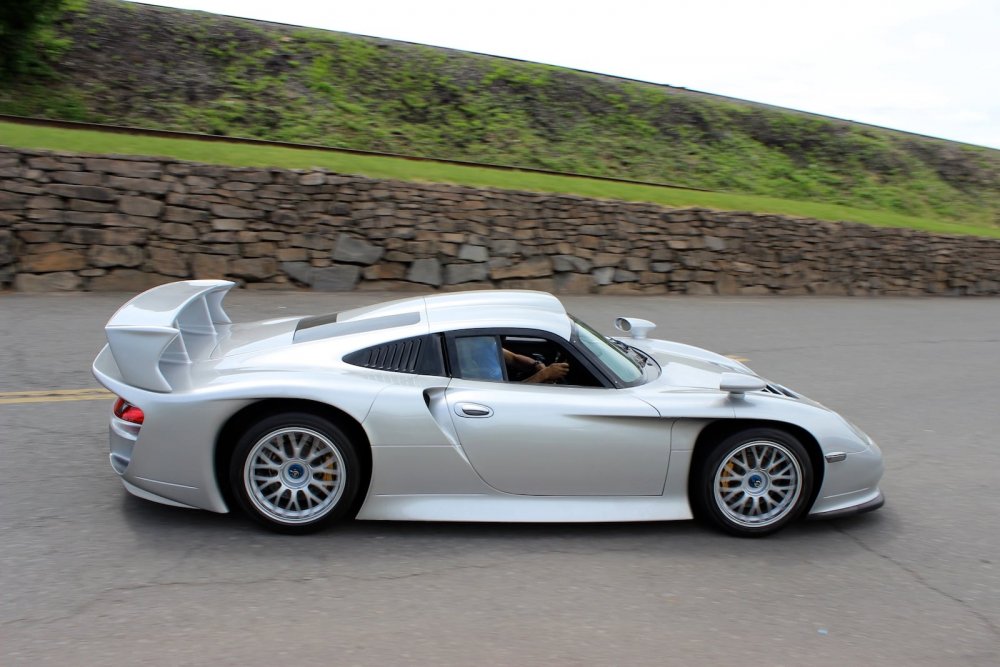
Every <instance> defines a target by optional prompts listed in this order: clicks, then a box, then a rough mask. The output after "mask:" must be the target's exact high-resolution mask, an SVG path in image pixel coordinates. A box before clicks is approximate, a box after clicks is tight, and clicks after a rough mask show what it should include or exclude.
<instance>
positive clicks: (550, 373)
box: [538, 361, 569, 382]
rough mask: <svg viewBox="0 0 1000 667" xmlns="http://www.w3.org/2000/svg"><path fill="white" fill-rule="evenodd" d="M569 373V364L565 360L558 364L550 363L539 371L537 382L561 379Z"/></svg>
mask: <svg viewBox="0 0 1000 667" xmlns="http://www.w3.org/2000/svg"><path fill="white" fill-rule="evenodd" d="M567 373H569V364H567V363H566V362H565V361H563V362H560V363H558V364H550V365H549V366H546V367H545V368H544V369H543V370H541V371H539V373H538V375H539V376H540V377H539V382H556V381H558V380H562V379H563V378H564V377H566V374H567Z"/></svg>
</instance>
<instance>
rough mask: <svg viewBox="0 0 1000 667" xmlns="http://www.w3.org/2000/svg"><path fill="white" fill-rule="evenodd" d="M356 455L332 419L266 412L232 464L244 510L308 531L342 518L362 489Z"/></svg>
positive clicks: (285, 528)
mask: <svg viewBox="0 0 1000 667" xmlns="http://www.w3.org/2000/svg"><path fill="white" fill-rule="evenodd" d="M359 472H360V471H359V465H358V458H357V455H356V454H355V452H354V448H353V447H352V446H351V443H350V441H349V440H348V439H347V437H346V436H345V435H344V434H343V432H342V431H341V430H340V429H338V428H337V427H336V426H335V425H334V424H332V423H330V422H329V421H328V420H326V419H323V418H322V417H318V416H316V415H312V414H308V413H294V414H293V413H289V414H281V415H274V416H271V417H268V418H266V419H264V420H262V421H260V422H258V423H257V424H256V425H254V426H252V427H251V428H250V429H249V430H248V431H247V432H246V433H244V434H243V437H241V438H240V440H239V442H238V443H237V445H236V449H235V451H234V453H233V458H232V460H231V462H230V467H229V479H230V483H231V485H232V488H233V492H234V495H235V496H236V497H237V498H238V500H239V502H240V505H242V506H243V509H244V510H245V511H246V512H247V513H248V514H249V515H250V516H251V517H253V518H255V519H257V520H258V521H260V522H262V523H263V524H264V525H266V526H268V527H269V528H272V529H275V530H279V531H282V532H307V531H311V530H315V529H317V528H319V527H320V526H322V525H324V524H326V523H328V522H331V521H335V520H337V519H339V518H342V517H343V516H344V514H345V513H346V512H347V510H348V508H349V507H350V506H351V504H352V503H353V501H354V498H355V496H356V495H357V492H358V481H359V477H360V475H359Z"/></svg>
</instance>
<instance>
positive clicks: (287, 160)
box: [0, 123, 1000, 238]
mask: <svg viewBox="0 0 1000 667" xmlns="http://www.w3.org/2000/svg"><path fill="white" fill-rule="evenodd" d="M0 145H4V146H10V147H15V148H40V149H48V150H54V151H71V152H79V153H104V154H107V153H119V154H128V155H152V156H164V157H171V158H177V159H181V160H190V161H194V162H205V163H210V164H219V165H231V166H243V167H280V168H288V169H310V168H313V167H319V168H324V169H328V170H330V171H334V172H338V173H344V174H359V175H363V176H370V177H373V178H391V179H398V180H403V181H416V182H425V183H453V184H457V185H470V186H476V187H491V188H504V189H511V190H532V191H536V192H552V193H561V194H573V195H582V196H585V197H595V198H600V199H617V200H623V201H641V202H651V203H654V204H662V205H664V206H672V207H692V206H697V207H702V208H710V209H716V210H724V211H750V212H754V213H774V214H780V215H790V216H796V217H804V218H815V219H817V220H830V221H851V222H860V223H864V224H869V225H875V226H883V227H903V228H910V229H920V230H924V231H929V232H937V233H943V234H965V235H977V236H987V237H993V238H1000V228H997V227H995V226H989V225H985V224H984V225H975V224H960V223H953V222H947V221H941V220H934V219H930V218H922V217H913V216H907V215H903V214H900V213H894V212H889V211H879V210H870V209H862V208H855V207H849V206H841V205H837V204H826V203H813V202H808V201H795V200H790V199H779V198H775V197H765V196H759V195H744V194H730V193H715V192H699V191H696V190H679V189H675V188H665V187H656V186H646V185H632V184H627V183H613V182H607V181H600V180H595V179H587V178H573V177H565V176H553V175H546V174H535V173H529V172H518V171H505V170H501V169H488V168H482V167H465V166H459V165H451V164H442V163H434V162H419V161H414V160H406V159H402V158H386V157H377V156H366V155H352V154H350V153H344V152H339V151H336V150H310V149H292V148H279V147H272V146H253V145H248V144H238V143H225V142H202V141H197V140H193V139H168V138H160V137H144V136H136V135H127V134H116V133H108V132H96V131H91V130H74V129H62V128H49V127H40V126H32V125H20V124H14V123H0Z"/></svg>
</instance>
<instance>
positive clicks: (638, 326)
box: [615, 317, 656, 338]
mask: <svg viewBox="0 0 1000 667" xmlns="http://www.w3.org/2000/svg"><path fill="white" fill-rule="evenodd" d="M655 328H656V325H655V324H653V323H652V322H650V321H649V320H640V319H639V318H637V317H619V318H617V319H616V320H615V329H618V330H619V331H621V332H622V333H627V334H629V335H631V336H632V338H645V337H646V336H647V334H649V332H650V331H652V330H653V329H655Z"/></svg>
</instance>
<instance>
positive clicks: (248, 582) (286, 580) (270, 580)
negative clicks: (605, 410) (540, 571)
mask: <svg viewBox="0 0 1000 667" xmlns="http://www.w3.org/2000/svg"><path fill="white" fill-rule="evenodd" d="M182 558H183V556H182ZM508 562H510V561H496V562H492V563H486V564H482V565H456V566H454V567H447V568H440V569H436V570H421V571H417V572H409V573H406V574H393V575H376V576H371V575H369V576H359V575H353V574H325V575H323V576H318V577H317V576H305V577H264V578H261V579H239V580H224V581H153V582H149V583H141V584H135V585H131V586H113V587H111V588H105V589H104V590H102V591H101V592H100V593H97V594H96V595H95V596H94V597H92V598H91V599H90V600H87V601H86V602H83V603H81V604H79V605H77V606H76V608H75V609H73V610H72V611H71V612H69V613H68V614H62V615H59V616H49V617H42V618H29V617H23V618H14V619H11V620H9V621H3V622H0V627H3V628H6V627H9V626H13V625H18V624H22V623H36V624H39V625H51V624H53V623H59V622H61V621H66V620H69V619H71V618H75V617H77V616H79V615H81V614H83V613H84V612H86V611H87V610H88V609H90V608H91V607H94V606H97V605H99V604H101V603H102V602H105V601H107V600H106V598H108V597H109V596H114V595H116V594H118V593H132V592H137V591H143V590H147V589H153V588H186V587H189V586H198V587H211V586H254V585H258V584H275V583H281V584H304V583H310V582H314V581H327V580H330V579H348V580H351V581H398V580H402V579H414V578H417V577H425V576H435V575H439V574H444V573H446V572H453V571H455V570H486V569H490V568H494V567H498V566H501V565H504V564H506V563H508ZM178 564H179V563H175V564H174V565H173V566H170V567H168V568H166V569H165V570H164V572H167V571H169V570H171V569H173V568H174V567H176V566H177V565H178Z"/></svg>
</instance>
